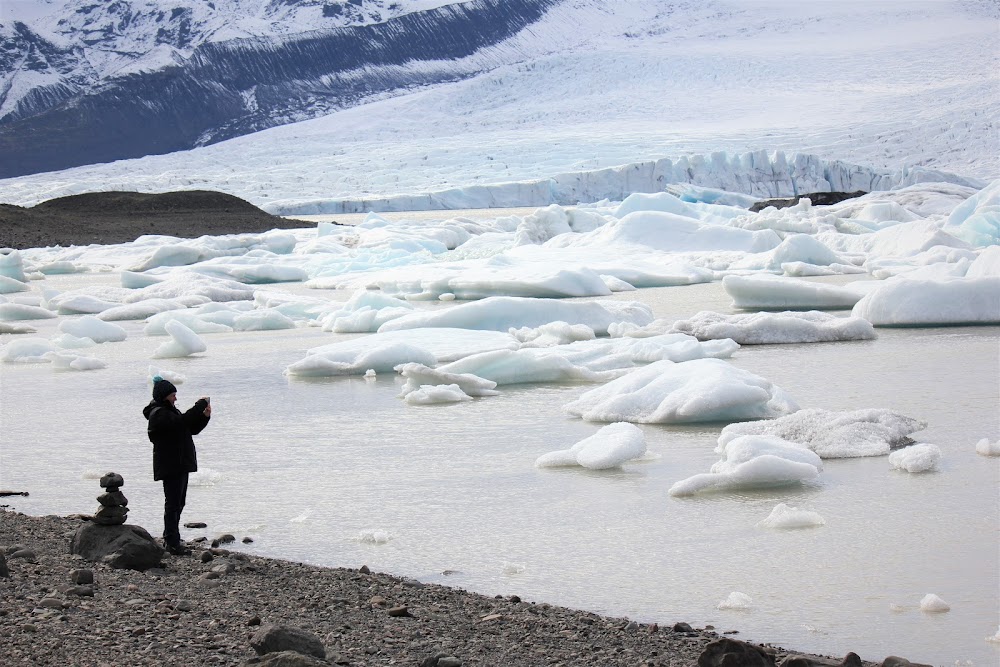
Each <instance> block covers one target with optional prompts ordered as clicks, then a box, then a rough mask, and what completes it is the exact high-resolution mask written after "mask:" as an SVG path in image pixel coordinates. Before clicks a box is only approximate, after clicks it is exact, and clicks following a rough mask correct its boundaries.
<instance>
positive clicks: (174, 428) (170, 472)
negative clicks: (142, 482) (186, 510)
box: [142, 398, 210, 481]
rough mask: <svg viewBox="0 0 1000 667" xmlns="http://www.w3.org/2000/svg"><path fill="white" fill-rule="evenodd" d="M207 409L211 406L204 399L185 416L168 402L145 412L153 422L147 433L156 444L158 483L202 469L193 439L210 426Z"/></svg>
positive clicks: (146, 409) (154, 466)
mask: <svg viewBox="0 0 1000 667" xmlns="http://www.w3.org/2000/svg"><path fill="white" fill-rule="evenodd" d="M207 407H208V403H207V402H206V401H205V400H204V399H201V398H200V399H198V400H197V401H196V402H195V404H194V407H192V408H191V409H190V410H188V411H187V412H184V413H182V412H181V411H180V410H178V409H177V408H175V407H174V406H172V405H171V404H170V403H167V402H166V401H151V402H150V404H149V405H147V406H146V407H144V408H143V409H142V414H143V416H144V417H145V418H146V419H147V420H149V426H148V427H147V429H146V432H147V434H148V435H149V441H150V442H152V443H153V479H154V480H157V481H158V480H161V479H163V478H164V477H173V476H175V475H180V474H183V473H186V472H195V471H197V470H198V456H197V454H196V453H195V450H194V438H192V437H191V436H193V435H198V434H199V433H201V431H202V429H203V428H205V427H206V426H207V425H208V420H209V419H210V417H206V416H205V408H207Z"/></svg>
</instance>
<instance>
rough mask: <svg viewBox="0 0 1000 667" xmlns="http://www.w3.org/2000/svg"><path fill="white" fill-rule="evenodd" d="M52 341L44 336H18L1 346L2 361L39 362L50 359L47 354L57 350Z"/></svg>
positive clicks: (0, 357) (0, 355) (0, 359)
mask: <svg viewBox="0 0 1000 667" xmlns="http://www.w3.org/2000/svg"><path fill="white" fill-rule="evenodd" d="M55 351H56V349H55V347H54V346H53V345H52V343H51V342H50V341H48V340H46V339H44V338H17V339H14V340H11V341H10V342H9V343H7V344H6V345H3V346H0V361H6V362H15V363H26V364H39V363H46V362H48V361H49V359H47V358H46V357H45V355H46V354H47V353H49V352H55Z"/></svg>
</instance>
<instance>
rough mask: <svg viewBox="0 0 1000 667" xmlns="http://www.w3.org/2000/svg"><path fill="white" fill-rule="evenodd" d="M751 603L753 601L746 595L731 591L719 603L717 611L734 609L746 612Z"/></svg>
mask: <svg viewBox="0 0 1000 667" xmlns="http://www.w3.org/2000/svg"><path fill="white" fill-rule="evenodd" d="M752 603H753V599H752V598H751V597H750V596H749V595H747V594H746V593H740V592H739V591H733V592H732V593H730V594H729V597H727V598H726V599H725V600H723V601H722V602H720V603H719V609H734V610H738V611H746V610H748V609H750V605H751V604H752Z"/></svg>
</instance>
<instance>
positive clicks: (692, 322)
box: [672, 310, 875, 345]
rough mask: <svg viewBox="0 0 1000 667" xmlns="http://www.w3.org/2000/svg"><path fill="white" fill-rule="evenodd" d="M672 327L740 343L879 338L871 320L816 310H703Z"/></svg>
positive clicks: (702, 336) (694, 334)
mask: <svg viewBox="0 0 1000 667" xmlns="http://www.w3.org/2000/svg"><path fill="white" fill-rule="evenodd" d="M672 330H673V331H678V332H680V333H685V334H689V335H691V336H695V337H696V338H697V339H698V340H712V339H722V338H730V339H732V340H734V341H736V342H737V343H739V344H740V345H766V344H775V343H818V342H826V341H838V340H871V339H873V338H875V329H874V328H873V327H872V325H871V323H870V322H869V321H868V320H865V319H862V318H860V317H836V316H834V315H830V314H828V313H823V312H820V311H815V310H810V311H806V312H792V311H786V312H780V313H740V314H735V315H726V314H724V313H716V312H712V311H709V310H703V311H701V312H699V313H697V314H696V315H693V316H691V317H690V318H688V319H686V320H677V321H676V322H674V324H673V327H672Z"/></svg>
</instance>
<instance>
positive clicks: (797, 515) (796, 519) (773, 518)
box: [757, 503, 826, 530]
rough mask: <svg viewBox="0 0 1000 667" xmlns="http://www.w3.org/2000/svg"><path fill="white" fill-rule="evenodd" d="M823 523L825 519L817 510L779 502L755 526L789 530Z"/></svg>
mask: <svg viewBox="0 0 1000 667" xmlns="http://www.w3.org/2000/svg"><path fill="white" fill-rule="evenodd" d="M825 524H826V521H825V520H824V519H823V517H821V516H820V515H819V514H818V513H817V512H810V511H809V510H800V509H798V508H797V507H790V506H789V505H786V504H785V503H779V504H778V505H777V506H775V508H774V509H773V510H771V513H770V514H769V515H768V517H767V518H766V519H763V520H762V521H759V522H758V523H757V527H758V528H775V529H778V530H790V529H796V528H813V527H815V526H822V525H825Z"/></svg>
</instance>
